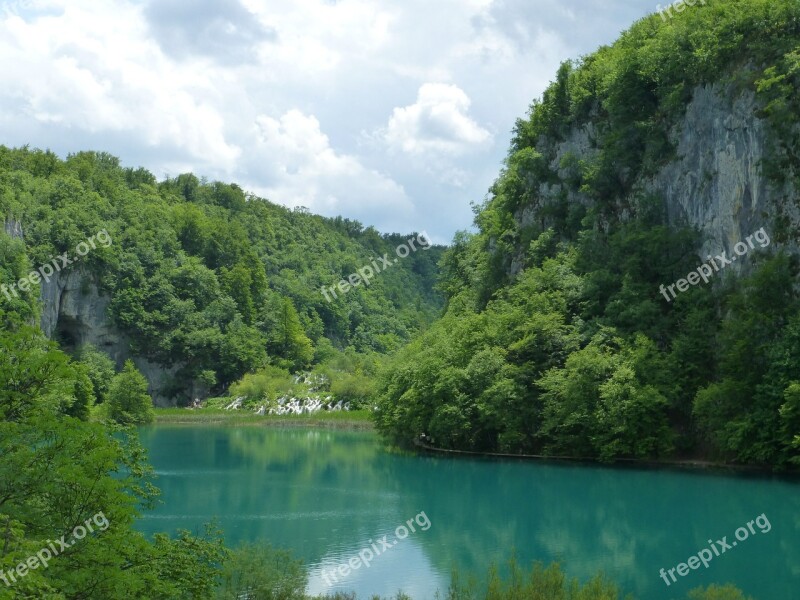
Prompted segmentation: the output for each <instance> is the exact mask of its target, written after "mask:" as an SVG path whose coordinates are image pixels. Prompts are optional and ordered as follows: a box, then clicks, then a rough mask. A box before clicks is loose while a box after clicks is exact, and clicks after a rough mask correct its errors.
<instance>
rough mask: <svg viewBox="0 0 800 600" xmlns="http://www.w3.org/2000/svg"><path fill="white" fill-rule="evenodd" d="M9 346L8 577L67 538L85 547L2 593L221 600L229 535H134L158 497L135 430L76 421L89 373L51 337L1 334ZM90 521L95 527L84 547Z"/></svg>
mask: <svg viewBox="0 0 800 600" xmlns="http://www.w3.org/2000/svg"><path fill="white" fill-rule="evenodd" d="M0 347H2V352H0V390H2V391H0V415H2V419H0V448H3V452H1V453H0V528H1V529H0V530H1V531H2V532H3V534H2V535H3V540H4V542H3V544H2V545H1V546H0V570H2V571H4V572H8V571H9V570H11V569H13V568H15V567H16V565H18V564H20V563H22V562H24V561H26V560H27V559H28V558H29V557H31V556H35V555H36V553H37V552H38V551H39V550H41V549H43V548H47V546H48V542H49V541H50V540H53V539H58V538H59V537H60V536H61V535H64V536H65V540H66V542H67V543H70V542H72V541H74V543H71V545H70V546H69V548H67V549H65V550H63V551H62V552H61V553H59V554H58V555H57V556H55V557H53V558H52V559H51V560H50V561H49V564H48V566H47V568H39V569H36V570H32V571H30V572H29V574H28V575H26V576H25V577H22V578H20V579H19V580H18V581H17V582H16V583H15V584H14V585H13V587H12V588H11V589H8V588H6V586H5V584H3V586H2V588H0V597H3V598H7V597H15V598H50V599H54V600H55V599H56V598H59V599H72V598H76V599H77V598H85V597H86V594H87V591H89V593H90V594H91V596H92V597H96V598H108V599H109V600H115V599H118V598H119V599H122V598H140V599H142V600H144V599H163V600H166V599H168V598H187V599H188V598H203V597H206V598H207V597H211V590H212V589H213V586H214V583H215V581H216V577H217V575H218V571H219V566H220V563H221V561H222V560H223V559H224V556H225V552H224V548H223V547H222V545H221V538H220V537H219V536H218V532H215V531H214V530H209V531H208V532H207V534H206V535H205V536H202V537H195V536H192V535H190V534H188V533H186V532H183V533H180V534H179V535H178V537H177V538H174V539H170V538H168V537H167V536H164V535H159V536H156V538H155V539H154V540H152V541H151V540H148V539H146V538H145V537H144V536H143V535H142V534H141V533H139V532H137V531H136V530H135V529H134V523H135V519H136V518H137V517H138V515H139V510H140V509H141V508H143V507H149V506H152V503H153V501H154V500H155V498H156V495H157V493H158V491H157V490H156V489H155V488H154V487H153V486H152V485H151V484H150V478H151V469H150V467H149V466H148V465H147V464H146V463H145V462H144V461H143V456H144V452H143V449H142V448H141V447H140V446H139V444H138V440H137V438H136V435H135V432H133V431H131V430H122V429H118V428H106V427H105V426H103V425H102V424H99V423H89V422H86V421H82V420H79V419H76V418H74V417H72V416H69V415H68V414H65V413H66V412H67V411H68V410H69V408H70V407H71V405H72V404H71V401H70V396H71V394H72V390H74V389H75V388H76V383H77V382H79V381H80V380H81V378H82V377H84V376H85V373H83V372H82V370H81V369H80V368H79V369H77V370H76V369H75V366H74V364H73V363H70V362H69V358H68V357H67V356H66V355H64V354H63V353H61V352H60V351H58V350H56V349H55V348H54V347H53V344H52V343H50V342H47V341H46V340H44V339H43V336H42V334H41V333H40V332H38V331H36V330H34V329H29V328H20V329H19V330H18V331H5V330H0ZM88 381H89V380H88V376H87V377H86V378H85V382H87V383H88ZM112 387H113V386H112ZM101 517H102V518H101ZM87 521H90V522H93V525H94V527H93V530H92V531H91V532H88V533H87V535H86V536H85V537H83V538H82V539H77V537H76V538H74V539H72V532H73V530H74V529H75V527H76V526H78V525H85V524H86V523H87Z"/></svg>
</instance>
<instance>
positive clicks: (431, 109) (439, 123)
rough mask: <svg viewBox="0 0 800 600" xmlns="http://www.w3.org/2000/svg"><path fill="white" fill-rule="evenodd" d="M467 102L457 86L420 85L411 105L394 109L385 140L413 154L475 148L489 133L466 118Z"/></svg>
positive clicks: (484, 141)
mask: <svg viewBox="0 0 800 600" xmlns="http://www.w3.org/2000/svg"><path fill="white" fill-rule="evenodd" d="M469 105H470V100H469V97H468V96H467V95H466V94H465V93H464V91H463V90H462V89H461V88H459V87H458V86H456V85H447V84H442V83H426V84H424V85H423V86H422V87H420V88H419V92H418V94H417V101H416V102H415V103H414V104H412V105H410V106H406V107H403V108H395V109H394V111H393V112H392V116H391V118H390V119H389V125H388V126H387V128H386V132H385V139H386V142H387V143H388V144H389V146H390V147H393V148H399V149H401V150H402V151H403V152H406V153H408V154H416V155H419V154H429V153H432V154H439V153H441V154H446V155H459V154H463V153H465V152H469V151H470V150H474V149H476V148H478V147H480V146H481V145H483V144H485V143H486V142H489V141H490V140H491V137H492V135H491V134H490V133H489V132H488V131H487V130H486V129H484V128H483V127H481V126H480V125H478V124H477V123H476V122H475V121H474V120H472V119H471V118H470V117H469V115H468V114H467V112H468V111H469Z"/></svg>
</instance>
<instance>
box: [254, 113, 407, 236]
mask: <svg viewBox="0 0 800 600" xmlns="http://www.w3.org/2000/svg"><path fill="white" fill-rule="evenodd" d="M256 125H257V128H258V148H257V155H258V156H259V157H260V158H261V160H262V165H263V166H262V168H264V169H266V170H268V171H269V172H270V180H271V181H272V183H271V184H270V185H269V186H267V187H265V188H264V189H263V192H264V193H265V194H266V195H267V196H268V197H270V198H276V199H277V198H279V199H280V201H281V202H282V203H284V204H288V205H290V206H305V207H307V208H310V209H311V210H312V212H317V213H322V214H325V215H329V216H334V215H354V214H356V213H360V214H361V215H363V214H368V215H370V216H371V217H372V218H373V221H371V222H369V223H365V224H375V225H378V224H380V225H381V226H382V227H386V228H388V229H392V230H395V229H397V230H399V229H400V228H398V227H396V226H393V224H395V225H396V224H403V225H405V224H406V223H408V222H409V218H410V216H411V215H412V214H413V213H414V206H413V204H412V203H411V201H410V200H409V198H408V196H407V195H406V193H405V190H404V189H403V188H402V186H400V185H399V184H397V183H396V182H395V181H394V180H392V179H391V178H390V177H387V176H385V175H382V174H381V173H379V172H377V171H375V170H370V169H367V168H365V167H364V166H363V165H362V164H361V162H360V161H359V160H358V159H357V158H356V157H354V156H351V155H347V154H339V153H337V152H336V151H335V150H334V149H333V148H331V145H330V140H329V139H328V137H327V136H326V135H325V134H324V133H323V132H322V130H321V127H320V123H319V121H318V120H317V118H316V117H314V116H313V115H304V114H303V113H302V112H300V111H299V110H296V109H292V110H290V111H288V112H286V113H285V114H284V115H282V116H281V117H280V118H277V119H276V118H273V117H270V116H267V115H259V116H258V117H257V118H256Z"/></svg>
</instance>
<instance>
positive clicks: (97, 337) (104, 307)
mask: <svg viewBox="0 0 800 600" xmlns="http://www.w3.org/2000/svg"><path fill="white" fill-rule="evenodd" d="M3 231H5V233H6V235H9V236H11V237H12V238H15V239H23V228H22V224H21V223H20V222H19V221H16V220H14V219H11V218H6V219H5V220H4V222H3ZM40 289H41V294H40V302H41V307H42V312H41V319H40V322H39V324H40V327H41V329H42V331H43V332H44V333H45V335H46V336H47V337H49V338H50V339H57V340H58V341H59V342H60V343H61V345H62V347H63V348H64V349H65V350H67V351H69V350H72V349H75V348H77V347H78V346H81V345H82V344H92V345H93V346H95V347H97V348H98V349H99V350H101V351H103V352H105V353H106V354H108V356H110V357H111V359H112V360H113V361H114V362H115V363H116V365H117V369H121V368H122V366H123V365H124V363H125V361H126V360H128V359H129V358H130V359H132V360H133V362H134V364H135V365H136V368H137V369H139V371H140V372H141V373H142V374H143V375H144V376H145V377H146V378H147V381H148V384H149V389H148V391H149V393H150V395H151V396H152V397H153V400H154V401H155V403H156V404H157V405H159V406H170V405H174V404H175V401H174V399H172V398H169V397H167V396H166V395H165V394H164V393H163V391H162V390H164V389H166V387H167V385H168V384H169V382H170V380H171V378H172V376H173V375H174V374H175V372H176V371H177V369H178V367H173V368H171V369H170V368H166V367H163V366H161V365H158V364H156V363H153V362H151V361H149V360H147V359H145V358H143V357H141V356H134V355H133V353H132V352H131V345H130V339H129V338H128V337H127V336H126V335H125V334H124V333H123V332H121V331H119V329H117V327H116V326H115V325H114V324H113V322H112V321H111V318H110V317H109V313H108V306H109V303H110V298H109V297H108V296H106V295H104V294H102V293H101V292H100V290H99V289H98V286H97V283H96V282H95V280H94V278H93V277H92V275H91V274H90V273H89V272H87V271H86V270H84V269H81V268H80V267H78V268H74V269H71V270H68V271H58V272H56V273H55V274H53V276H52V277H50V279H49V280H47V281H44V280H43V281H42V282H41V284H40ZM195 387H197V388H198V389H199V387H200V386H199V385H197V386H195ZM190 391H191V393H193V394H194V393H195V392H196V390H195V389H192V390H190Z"/></svg>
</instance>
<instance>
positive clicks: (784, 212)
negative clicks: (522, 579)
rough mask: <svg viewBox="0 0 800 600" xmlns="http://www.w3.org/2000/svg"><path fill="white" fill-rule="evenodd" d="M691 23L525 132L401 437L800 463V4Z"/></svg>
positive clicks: (518, 134)
mask: <svg viewBox="0 0 800 600" xmlns="http://www.w3.org/2000/svg"><path fill="white" fill-rule="evenodd" d="M684 8H685V9H686V10H684V11H682V12H680V13H674V15H673V16H672V17H671V18H669V19H665V18H662V17H660V16H658V15H653V16H650V17H648V18H645V19H643V20H641V21H640V22H638V23H636V24H635V25H634V26H633V27H631V29H630V30H628V31H626V32H625V33H623V34H622V36H621V37H620V39H619V40H618V41H617V42H616V43H615V44H614V45H612V46H610V47H603V48H601V49H599V50H598V51H597V52H596V53H594V54H591V55H589V56H586V57H584V58H582V59H581V60H579V61H575V62H567V63H564V64H563V65H562V66H561V68H560V69H559V71H558V74H557V76H556V80H555V81H554V82H553V83H552V84H551V85H550V87H549V88H548V89H547V91H546V92H545V93H544V95H543V97H542V98H541V99H539V100H536V101H535V102H534V103H533V105H532V106H531V110H530V113H529V115H528V117H527V118H525V119H520V120H519V121H518V122H517V125H516V128H515V131H514V136H513V140H512V142H511V148H510V150H509V154H508V158H507V160H506V163H505V168H504V169H503V171H502V172H501V174H500V176H499V177H498V179H497V181H496V182H495V184H494V186H493V187H492V189H491V195H490V198H489V200H488V201H487V202H486V203H485V205H484V206H483V207H482V209H481V210H480V211H479V213H478V214H477V217H476V225H477V227H478V230H479V231H478V233H477V234H474V235H471V234H467V233H462V234H459V235H458V236H457V238H456V240H455V243H454V245H453V247H452V248H451V249H449V250H448V251H447V253H446V254H445V256H444V258H443V262H442V270H443V272H442V284H441V286H442V289H443V290H444V291H445V293H446V296H447V299H446V302H447V306H448V308H447V312H446V315H445V316H444V317H443V319H442V320H441V321H439V322H438V323H437V324H436V325H435V326H434V327H433V328H432V329H431V330H429V331H427V332H425V333H424V334H422V335H421V336H420V337H419V338H417V339H416V340H415V341H414V342H412V343H411V344H410V345H409V346H408V347H406V348H405V349H403V350H402V352H401V353H400V355H399V356H398V357H397V359H396V360H395V362H394V363H393V364H392V365H390V366H389V368H388V369H387V370H386V373H385V375H384V377H383V381H382V397H381V405H380V408H381V411H380V418H379V425H380V428H381V430H382V431H383V432H384V433H385V434H386V435H387V436H389V437H390V438H391V439H393V440H396V441H400V442H403V443H408V442H410V441H411V440H412V439H415V438H417V437H418V436H419V435H420V434H422V433H425V434H426V435H428V436H430V437H431V438H433V441H434V445H437V446H442V447H446V448H458V449H469V450H477V451H489V452H491V451H502V452H512V453H531V454H547V455H560V456H580V457H599V458H601V459H604V460H613V459H615V458H621V457H630V458H686V457H704V458H713V459H717V460H732V461H738V462H743V463H755V464H765V465H773V466H786V465H788V464H790V463H795V464H796V463H798V462H800V371H798V368H797V365H799V364H800V310H799V309H800V302H799V300H800V298H798V293H797V287H798V286H797V260H796V250H797V239H798V231H800V230H799V229H798V224H800V210H798V209H799V208H800V202H798V193H797V191H798V183H800V179H799V177H798V176H799V175H800V144H798V139H799V136H800V126H799V122H800V97H799V96H798V94H797V90H798V89H800V4H798V3H797V2H796V1H794V0H777V1H772V0H769V1H767V0H731V1H725V2H722V1H715V0H709V2H708V3H702V4H696V5H695V6H694V7H691V8H690V7H684ZM721 253H726V254H725V256H720V254H721ZM715 257H716V258H715ZM737 259H738V262H736V260H737ZM703 275H705V277H703ZM669 286H672V288H670V287H669Z"/></svg>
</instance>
